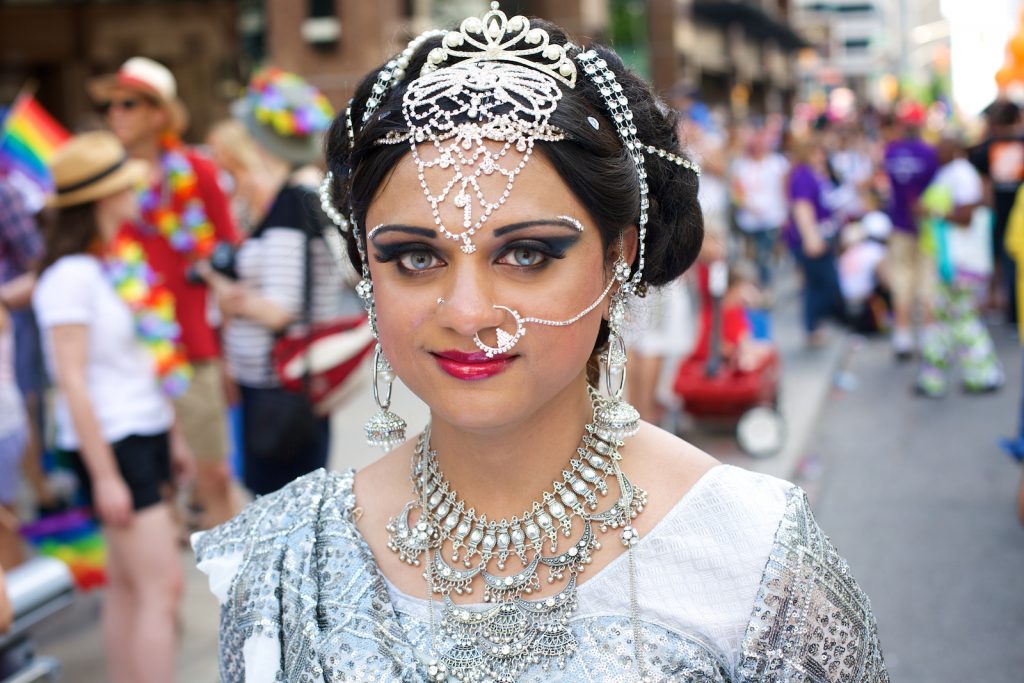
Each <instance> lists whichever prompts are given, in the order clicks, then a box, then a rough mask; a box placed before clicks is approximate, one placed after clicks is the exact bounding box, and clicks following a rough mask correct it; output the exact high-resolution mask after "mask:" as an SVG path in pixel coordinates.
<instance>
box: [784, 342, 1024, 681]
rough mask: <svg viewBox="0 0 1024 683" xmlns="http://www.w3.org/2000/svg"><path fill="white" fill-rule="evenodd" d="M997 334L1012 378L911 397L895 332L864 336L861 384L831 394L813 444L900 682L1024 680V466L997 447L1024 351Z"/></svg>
mask: <svg viewBox="0 0 1024 683" xmlns="http://www.w3.org/2000/svg"><path fill="white" fill-rule="evenodd" d="M993 332H994V333H995V336H996V341H997V343H998V345H999V350H1000V356H1001V357H1002V360H1003V362H1004V363H1005V364H1006V371H1007V376H1008V382H1007V386H1006V387H1005V388H1004V389H1003V390H1002V391H1001V392H999V393H996V394H990V395H985V396H966V395H964V394H962V393H960V392H959V391H958V390H956V391H953V392H951V393H950V395H949V396H947V397H946V398H945V399H943V400H935V401H932V400H927V399H921V398H915V397H911V396H910V395H909V392H908V387H909V386H910V383H911V381H912V378H913V371H914V368H913V367H912V366H911V365H896V364H895V363H894V362H893V360H892V356H891V354H890V349H889V346H888V345H887V344H886V343H884V342H881V341H874V342H870V343H868V344H866V345H864V346H862V347H860V348H859V349H858V350H856V351H854V352H853V353H852V358H851V362H850V364H849V370H850V371H851V372H852V373H854V376H855V377H856V378H857V380H858V386H857V389H856V390H855V391H852V392H848V393H845V392H844V393H834V394H833V395H832V398H831V399H830V400H829V402H828V405H827V407H826V408H825V411H824V414H823V416H822V418H821V420H820V422H819V426H818V430H817V434H816V435H815V437H814V438H813V439H812V441H811V442H810V444H809V445H808V447H807V454H808V455H809V456H810V457H812V458H815V460H814V461H813V462H814V466H813V467H805V468H804V469H807V470H810V471H819V472H820V478H819V479H817V480H816V481H812V482H807V486H808V488H809V489H810V490H811V493H812V496H813V500H812V504H813V507H814V509H815V512H816V515H817V519H818V523H819V524H820V525H821V526H822V528H824V529H825V531H826V532H827V533H828V534H829V535H830V536H831V538H832V541H833V543H834V544H835V545H836V547H838V548H839V550H840V552H842V553H843V554H844V555H845V556H846V558H847V559H848V560H849V563H850V568H851V570H852V571H853V574H854V576H855V577H856V578H857V579H858V581H860V583H861V585H862V586H863V588H864V590H865V591H866V592H867V593H868V595H870V596H871V602H872V605H873V607H874V610H875V615H876V616H877V618H878V628H879V631H880V636H881V642H882V647H883V650H884V652H885V659H886V663H887V664H888V665H889V672H890V674H891V677H892V680H893V681H906V682H910V683H959V682H960V681H985V683H1019V682H1020V681H1021V676H1022V674H1021V672H1022V671H1024V589H1022V588H1021V578H1022V577H1024V527H1021V525H1020V524H1019V523H1018V522H1017V518H1016V492H1017V487H1018V486H1019V485H1020V478H1021V468H1020V467H1019V466H1017V465H1015V464H1014V463H1013V462H1012V461H1011V460H1010V458H1008V457H1007V456H1006V455H1004V454H1003V452H1002V451H1001V450H999V448H998V447H997V446H996V437H998V436H1000V435H1008V434H1009V433H1011V430H1012V429H1013V428H1014V426H1015V424H1016V419H1017V402H1018V400H1019V397H1020V379H1019V378H1020V370H1021V368H1020V348H1019V347H1018V346H1017V342H1016V340H1015V339H1014V338H1011V336H1010V335H1009V333H1008V331H1007V329H1006V328H1003V327H997V328H993ZM904 396H905V397H906V398H904ZM881 406H884V407H881Z"/></svg>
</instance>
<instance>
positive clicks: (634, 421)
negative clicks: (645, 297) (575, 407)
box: [594, 259, 640, 440]
mask: <svg viewBox="0 0 1024 683" xmlns="http://www.w3.org/2000/svg"><path fill="white" fill-rule="evenodd" d="M628 277H629V265H627V264H626V262H625V261H623V260H622V259H619V260H618V261H617V262H616V263H615V279H616V280H618V281H619V282H620V284H621V283H623V282H624V281H625V280H626V279H627V278H628ZM625 319H626V302H625V296H623V293H622V290H621V289H620V290H619V291H618V292H616V293H615V294H614V295H612V303H611V306H610V307H609V309H608V350H607V351H605V352H604V353H603V354H601V365H602V367H603V368H604V382H605V389H606V390H607V392H608V396H607V397H602V398H601V401H600V402H599V403H598V405H597V407H596V408H595V409H594V424H595V426H596V427H597V428H598V429H599V430H602V431H604V432H606V433H607V434H608V435H610V436H611V437H613V438H615V439H620V440H621V439H625V438H626V437H629V436H633V435H634V434H636V433H637V432H638V431H639V430H640V413H639V412H637V409H636V408H634V407H633V406H632V405H630V404H629V403H627V402H626V401H625V400H623V398H622V394H623V391H624V390H625V388H626V343H625V342H624V341H623V340H622V334H621V329H622V324H623V322H625Z"/></svg>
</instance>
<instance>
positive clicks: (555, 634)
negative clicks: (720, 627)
mask: <svg viewBox="0 0 1024 683" xmlns="http://www.w3.org/2000/svg"><path fill="white" fill-rule="evenodd" d="M590 395H591V401H592V403H593V407H594V411H595V413H596V412H597V411H598V410H599V409H600V408H601V407H602V406H603V404H604V403H605V402H606V399H605V398H603V397H602V396H600V395H599V394H598V393H597V392H596V391H594V390H591V391H590ZM581 442H582V445H581V446H580V447H578V448H577V450H576V457H574V458H572V459H571V460H570V461H569V463H568V465H567V466H566V467H565V468H564V469H563V470H562V472H561V479H560V480H558V481H555V482H553V483H552V486H551V488H549V489H548V490H547V491H544V492H543V494H541V496H540V497H539V498H538V499H535V500H534V501H533V502H532V504H531V505H530V506H529V507H528V508H527V509H526V510H525V511H524V512H523V513H522V514H521V515H516V516H514V517H512V518H511V519H501V520H489V519H488V518H487V516H486V515H478V514H477V512H476V509H475V508H473V507H471V506H469V505H468V504H467V503H466V501H464V500H462V499H461V498H460V497H459V495H458V493H457V492H456V491H455V490H453V489H452V487H451V485H450V484H449V482H448V481H447V480H446V479H445V477H444V475H443V473H442V472H441V470H440V468H439V467H438V464H437V453H436V452H435V451H432V450H431V449H430V428H429V426H428V427H427V429H426V430H424V432H423V434H422V435H421V436H420V438H419V441H418V442H417V445H416V450H415V453H414V455H413V464H412V477H411V478H412V483H413V490H414V493H415V496H414V499H413V500H411V501H410V502H409V503H407V504H406V505H405V507H404V508H403V509H402V512H401V513H399V514H398V515H397V516H395V517H394V518H392V519H391V521H390V522H389V523H388V525H387V532H388V547H389V548H390V549H391V550H392V551H393V552H395V553H397V554H398V556H399V557H400V558H401V559H402V561H404V562H407V563H409V564H411V565H415V566H424V569H425V571H424V574H423V576H424V578H425V579H426V581H427V597H428V600H429V601H430V637H431V644H432V650H433V651H434V653H435V654H434V659H433V661H431V663H430V665H429V667H428V673H429V676H430V680H432V681H448V680H450V677H452V678H454V679H455V680H458V681H463V682H465V683H477V682H482V681H494V682H495V683H515V681H516V680H518V678H519V676H520V675H521V674H522V673H523V672H524V671H525V670H526V669H527V668H528V667H529V666H531V665H534V664H540V665H542V666H543V667H544V669H545V670H547V669H548V667H550V666H551V664H552V663H554V664H555V665H556V666H558V667H559V668H561V667H564V666H565V663H566V660H567V659H568V658H569V657H570V656H572V654H573V653H574V652H575V651H576V650H577V648H578V644H577V642H576V638H575V636H574V635H573V634H572V631H571V630H570V629H569V627H568V621H569V617H570V616H571V614H572V613H573V612H574V611H575V609H576V606H577V600H576V583H577V575H578V574H579V573H580V572H582V571H583V570H584V569H585V568H586V565H588V564H590V562H591V555H592V554H593V552H594V551H596V550H600V549H601V543H600V542H599V541H598V537H597V533H598V531H599V532H607V531H608V530H609V529H616V530H619V539H620V541H621V542H622V544H623V545H624V546H625V547H626V548H627V552H628V553H629V556H630V557H629V568H630V585H629V590H630V604H631V605H632V614H631V620H632V624H633V631H634V633H633V640H634V648H635V651H636V652H635V654H636V658H637V659H636V661H637V666H638V667H639V669H640V673H641V678H642V679H643V680H647V679H648V677H647V676H646V675H644V666H643V664H642V661H641V659H640V639H639V636H640V625H639V618H638V613H637V609H636V595H635V592H636V586H635V584H636V581H635V576H634V567H633V558H632V552H631V549H632V547H633V546H634V545H635V544H636V543H637V541H638V540H639V538H640V537H639V534H638V533H637V532H636V530H635V529H634V528H633V527H632V525H631V521H632V520H633V519H634V518H636V516H637V515H638V514H639V513H640V512H642V511H643V509H644V505H645V504H646V503H647V493H646V492H645V491H644V490H643V489H641V488H639V487H637V486H634V485H633V484H632V482H630V480H629V478H628V477H626V475H625V474H624V473H623V472H622V470H621V468H620V466H619V463H620V461H621V460H622V456H621V455H620V453H619V449H620V448H621V447H622V445H623V442H622V441H621V440H619V439H617V438H616V437H615V436H613V435H612V434H609V433H607V432H605V431H603V430H602V429H600V428H599V427H597V426H596V421H592V422H591V423H590V424H588V425H586V427H585V429H584V434H583V437H582V439H581ZM609 480H613V481H614V482H615V484H616V488H617V489H618V496H617V497H615V498H614V502H612V503H611V505H602V504H601V502H602V499H603V498H606V497H608V496H609ZM414 513H416V514H415V517H416V519H415V521H410V517H413V516H414ZM566 544H568V545H566ZM510 563H512V564H513V565H514V566H513V567H512V568H510V571H511V573H509V571H506V567H508V565H509V564H510ZM492 565H493V568H494V569H496V570H497V572H500V573H492V572H491V571H490V569H492ZM542 572H543V575H542ZM542 578H544V579H545V580H546V582H547V583H549V584H553V583H555V582H556V581H557V582H561V581H564V586H563V587H562V589H561V590H560V591H559V592H558V593H557V594H555V595H552V596H550V597H547V598H542V599H539V600H529V599H526V597H524V596H530V595H531V594H533V593H534V592H537V591H539V590H540V589H541V579H542ZM474 582H476V583H482V584H483V586H482V587H483V601H484V603H485V606H484V608H483V609H480V608H477V607H463V606H460V605H458V604H456V603H455V602H454V601H453V600H452V598H451V595H452V593H455V594H457V595H463V594H466V593H472V592H473V584H474ZM435 594H436V595H440V596H442V597H443V601H444V602H443V610H442V616H441V630H442V631H443V632H444V634H445V635H446V636H447V638H448V640H449V641H450V645H449V647H448V648H447V650H446V651H445V652H443V653H441V655H440V656H439V657H438V656H437V655H436V653H437V647H436V639H435V627H434V609H433V599H434V595H435Z"/></svg>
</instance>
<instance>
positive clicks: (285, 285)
mask: <svg viewBox="0 0 1024 683" xmlns="http://www.w3.org/2000/svg"><path fill="white" fill-rule="evenodd" d="M310 196H312V198H313V199H312V201H314V202H315V194H313V193H312V192H311V191H310V190H308V189H305V188H302V187H298V186H289V187H286V188H284V189H283V190H282V191H281V193H280V194H279V195H278V197H277V199H276V200H275V202H274V206H273V207H272V208H271V210H270V212H269V213H268V215H267V217H266V218H264V220H263V224H262V225H260V226H259V227H258V228H257V229H256V231H255V232H254V233H253V236H252V237H249V238H248V239H246V240H245V242H244V243H243V244H242V246H241V248H240V249H239V251H238V256H237V260H236V269H237V271H238V276H239V281H240V282H241V283H242V285H243V286H245V287H246V288H248V289H250V290H252V291H255V292H258V293H259V295H260V296H262V297H264V298H266V299H268V300H270V301H272V302H274V303H275V304H277V305H278V306H281V307H282V308H284V309H285V310H286V311H288V312H289V313H291V314H292V315H293V316H294V318H295V319H296V320H299V319H301V318H302V308H303V284H304V266H305V240H306V233H305V232H304V231H303V227H302V226H303V225H308V224H309V223H308V221H309V214H308V213H306V212H308V211H310V210H311V209H310V208H309V206H310V201H311V200H310ZM304 213H305V215H304ZM310 267H311V269H312V297H311V306H310V313H311V318H312V320H313V322H314V323H316V322H325V321H329V320H333V319H335V318H338V317H339V316H342V315H352V314H355V313H358V312H359V311H360V310H361V307H359V305H358V299H357V298H356V296H355V294H354V293H353V292H352V290H351V289H350V288H348V287H346V286H345V284H344V282H343V278H342V272H341V269H340V268H339V266H338V264H337V263H336V262H335V261H334V257H333V256H332V255H331V252H330V250H329V249H328V247H327V244H326V243H325V242H324V239H323V238H322V237H320V236H317V237H314V238H313V239H312V241H311V243H310ZM273 343H274V333H273V332H272V331H271V330H270V329H268V328H266V327H264V326H263V325H260V324H259V323H257V322H255V321H252V320H248V319H246V318H234V319H232V320H230V321H229V322H228V323H227V325H226V326H225V329H224V351H225V357H226V359H227V363H228V368H229V369H230V371H231V375H232V376H233V377H234V379H235V381H237V382H238V383H239V384H241V385H244V386H248V387H270V386H277V385H278V381H277V377H276V376H275V374H274V372H273V369H272V368H271V366H270V351H271V347H272V346H273Z"/></svg>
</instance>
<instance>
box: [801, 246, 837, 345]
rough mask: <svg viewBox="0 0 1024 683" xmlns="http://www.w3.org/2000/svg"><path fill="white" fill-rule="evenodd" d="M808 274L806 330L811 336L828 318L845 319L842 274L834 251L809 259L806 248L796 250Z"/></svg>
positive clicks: (805, 275) (805, 305)
mask: <svg viewBox="0 0 1024 683" xmlns="http://www.w3.org/2000/svg"><path fill="white" fill-rule="evenodd" d="M794 255H795V256H796V260H797V263H798V264H799V265H800V269H801V270H802V271H803V273H804V331H805V332H807V334H811V333H812V332H814V331H816V330H817V329H818V327H819V326H820V325H821V323H822V321H823V320H825V319H826V318H833V319H835V320H838V321H842V320H843V319H844V316H845V304H844V303H843V292H842V290H841V289H840V288H839V271H838V270H837V269H836V259H835V256H834V255H833V254H832V252H831V250H828V251H826V252H825V253H824V254H822V255H821V256H814V257H811V256H807V255H806V254H805V253H804V252H803V249H802V248H799V247H798V248H796V249H795V250H794Z"/></svg>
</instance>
